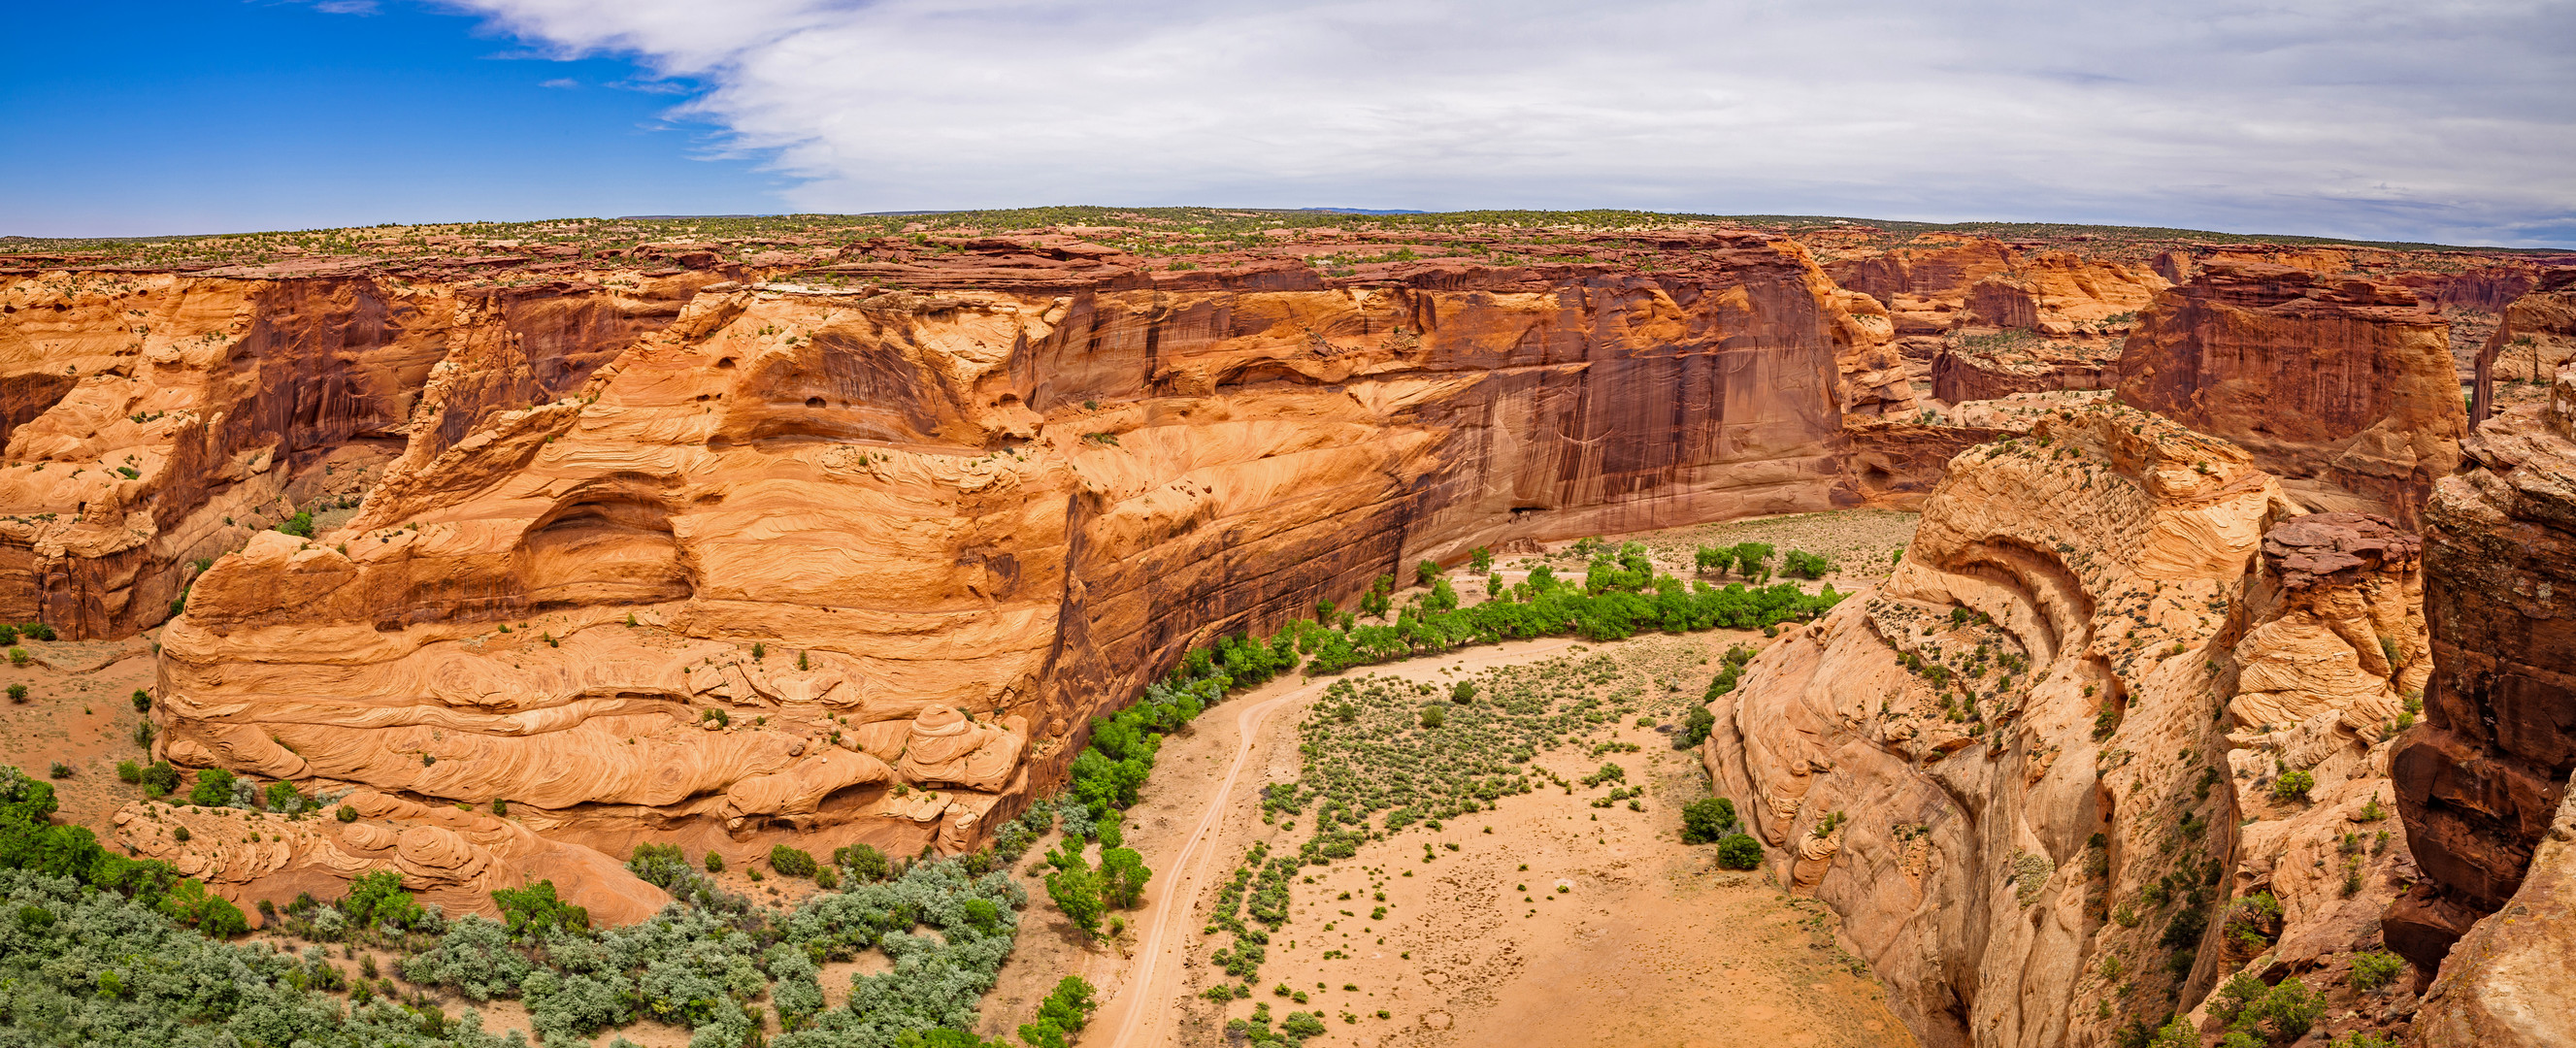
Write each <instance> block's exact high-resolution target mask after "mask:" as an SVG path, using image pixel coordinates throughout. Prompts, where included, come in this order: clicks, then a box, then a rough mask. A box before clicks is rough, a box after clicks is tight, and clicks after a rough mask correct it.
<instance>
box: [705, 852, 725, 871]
mask: <svg viewBox="0 0 2576 1048" xmlns="http://www.w3.org/2000/svg"><path fill="white" fill-rule="evenodd" d="M707 872H708V873H723V872H724V856H722V855H719V854H717V853H715V852H708V853H707Z"/></svg>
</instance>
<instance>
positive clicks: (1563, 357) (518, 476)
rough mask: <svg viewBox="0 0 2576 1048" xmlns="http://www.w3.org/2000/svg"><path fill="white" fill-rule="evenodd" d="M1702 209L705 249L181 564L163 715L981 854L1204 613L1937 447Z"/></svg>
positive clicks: (1784, 485)
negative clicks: (356, 464)
mask: <svg viewBox="0 0 2576 1048" xmlns="http://www.w3.org/2000/svg"><path fill="white" fill-rule="evenodd" d="M1059 247H1060V246H1059ZM1690 247H1691V250H1690V254H1689V255H1688V256H1687V259H1688V261H1689V265H1688V266H1687V267H1682V266H1676V267H1674V268H1673V270H1672V271H1671V272H1670V273H1668V274H1667V273H1659V274H1657V275H1655V276H1636V275H1623V274H1616V273H1608V272H1601V271H1597V270H1595V271H1581V270H1566V269H1565V268H1564V267H1559V270H1557V271H1545V272H1542V271H1533V270H1525V269H1493V268H1478V267H1471V266H1463V265H1453V264H1447V263H1443V264H1438V265H1425V266H1417V267H1413V268H1411V269H1409V270H1406V271H1404V272H1400V273H1387V274H1385V275H1380V276H1374V277H1372V276H1362V277H1356V278H1353V279H1350V280H1345V281H1339V282H1336V283H1333V284H1329V285H1328V284H1327V283H1326V282H1325V281H1324V280H1323V279H1321V278H1320V277H1319V275H1318V274H1317V273H1316V272H1315V270H1313V269H1312V268H1310V267H1307V266H1304V265H1302V264H1300V265H1285V264H1279V263H1267V262H1253V263H1246V264H1242V265H1237V266H1232V267H1216V268H1208V269H1201V270H1196V271H1181V272H1171V273H1168V274H1166V273H1159V272H1157V273H1150V274H1147V273H1140V272H1139V271H1138V270H1137V269H1135V268H1131V267H1127V266H1124V265H1123V264H1114V263H1111V262H1101V261H1100V260H1098V259H1096V258H1091V257H1090V256H1088V255H1084V254H1081V253H1079V252H1076V253H1075V254H1073V255H1072V256H1071V257H1069V258H1065V259H1055V258H1052V257H1050V256H1049V255H1048V254H1047V252H1048V251H1053V250H1056V249H1055V248H1046V246H1045V245H1037V246H1034V247H1031V246H1025V245H1022V246H1009V245H1005V246H1004V247H999V248H994V249H993V250H992V251H990V252H986V253H982V254H977V255H975V256H973V257H972V258H971V259H969V260H968V262H967V263H961V264H971V266H972V268H973V269H974V273H972V274H968V275H964V276H957V275H954V274H952V277H953V279H945V284H946V286H945V287H944V288H943V289H942V290H941V292H940V294H938V295H936V296H932V295H924V294H919V293H914V292H906V291H886V290H866V291H849V292H839V291H831V290H827V289H822V288H816V287H813V286H810V285H781V286H773V287H740V286H730V287H729V286H726V285H717V286H715V287H712V288H710V289H708V290H707V291H705V292H704V293H701V294H699V295H697V296H696V297H695V298H693V299H691V300H690V301H689V302H688V303H687V305H686V307H685V309H684V310H683V311H682V312H681V313H680V314H679V315H678V316H677V317H676V318H674V319H673V320H672V321H671V322H670V323H668V324H667V325H665V326H663V327H661V328H659V329H657V330H655V331H653V332H650V333H647V334H644V335H642V336H640V337H639V338H638V339H636V340H635V341H634V342H633V343H632V344H631V345H629V346H627V347H625V348H623V349H622V350H620V351H618V352H617V353H615V354H614V355H613V357H612V358H610V359H608V360H606V361H605V362H603V363H599V364H598V365H597V366H596V367H595V368H592V369H589V370H587V371H586V372H585V376H584V377H583V378H582V379H581V381H580V382H579V384H578V386H577V387H574V388H569V389H562V390H558V391H557V396H556V397H555V399H552V400H548V401H546V402H543V403H537V404H534V405H529V406H512V405H513V404H515V403H517V398H519V397H520V396H521V395H522V394H523V393H524V392H526V391H527V390H528V389H529V388H533V387H528V386H526V385H524V384H521V385H513V384H511V383H509V382H498V383H496V382H493V381H488V380H486V379H485V378H484V376H485V375H486V374H488V373H493V372H495V371H499V370H505V368H497V367H494V366H486V365H484V364H481V363H456V362H454V361H451V363H450V365H448V366H445V367H443V369H442V370H440V371H439V372H437V373H435V374H433V375H432V376H431V377H430V378H429V380H428V383H427V385H426V387H425V390H424V393H423V395H422V399H421V407H420V409H419V410H418V411H417V413H416V422H415V425H414V427H413V429H412V432H411V435H410V441H409V443H408V445H407V446H406V448H405V449H404V451H403V452H402V453H401V455H400V456H399V457H398V458H397V459H395V461H393V462H392V464H391V465H390V466H389V467H387V470H386V472H385V476H384V479H383V480H382V481H381V482H380V483H379V484H378V485H377V486H376V487H375V488H374V489H373V491H372V492H371V494H370V495H369V496H368V498H367V500H366V503H365V505H364V507H363V508H362V509H361V511H360V512H359V514H358V515H357V517H356V518H355V519H353V520H351V521H349V522H348V523H347V525H346V526H344V527H341V528H338V529H336V530H332V531H328V532H325V533H323V534H320V535H317V536H316V537H315V538H314V539H313V540H311V541H306V540H301V539H297V538H294V537H291V536H287V535H283V534H279V533H275V532H269V533H264V534H262V535H260V536H259V537H258V538H257V539H255V540H254V541H252V542H251V543H250V544H249V545H248V546H247V547H246V548H244V549H243V550H241V551H240V552H239V553H237V554H234V555H231V556H227V557H224V558H222V559H221V560H219V561H217V562H216V563H215V565H214V566H213V568H212V569H211V570H210V571H209V572H207V573H206V575H205V576H204V577H203V578H202V579H200V580H199V581H198V583H197V585H196V588H195V590H194V592H193V593H192V595H191V597H190V600H189V603H188V608H187V613H186V614H185V615H184V616H182V617H181V618H179V619H178V620H176V621H175V622H173V623H172V624H171V626H170V627H169V628H168V629H167V631H166V632H165V634H164V638H163V639H164V644H165V647H164V661H163V682H164V687H163V693H164V694H163V699H162V701H161V703H160V704H159V706H158V707H157V710H156V717H157V718H158V719H159V721H160V723H161V725H162V727H163V729H164V733H163V741H162V743H161V745H162V746H163V747H164V752H166V753H167V754H168V755H170V756H171V757H172V758H174V759H176V760H179V761H180V762H182V763H186V764H192V765H210V764H219V765H223V766H227V767H232V768H236V769H242V770H246V771H252V772H256V773H258V774H261V775H266V776H274V777H280V778H293V779H299V780H307V779H310V780H321V781H325V782H346V783H357V784H364V785H367V786H370V787H373V788H376V789H381V790H387V791H400V792H406V793H410V794H417V795H420V796H426V797H432V798H441V799H453V800H465V801H472V802H476V803H480V802H483V801H486V800H491V799H506V800H508V801H510V802H511V804H512V806H513V807H512V810H513V811H514V812H524V813H526V814H525V815H524V818H525V819H526V820H527V822H528V824H529V825H531V826H533V827H537V828H539V829H540V830H542V831H543V832H545V833H547V835H548V836H550V837H554V838H557V839H568V840H579V841H584V842H588V843H594V844H597V845H598V846H600V847H602V848H604V849H606V850H609V851H611V852H612V853H617V854H622V853H623V849H624V848H625V847H626V846H627V845H628V844H631V843H632V842H633V841H635V840H638V839H642V838H643V837H645V836H647V835H653V834H669V833H680V832H696V831H691V830H687V829H686V827H690V826H697V827H705V826H719V827H722V830H723V832H724V833H725V834H727V835H728V836H727V837H726V838H722V839H726V840H729V841H732V842H742V841H749V840H756V839H759V837H760V835H762V834H776V835H783V834H788V833H797V834H803V835H807V836H808V839H807V840H806V841H805V843H806V844H807V845H808V846H809V847H811V846H817V845H823V846H828V845H829V844H832V843H840V842H844V841H868V842H871V843H875V844H877V845H879V846H881V847H884V848H886V849H887V850H889V851H894V852H898V853H909V852H913V851H917V850H919V849H920V848H921V847H922V846H924V845H931V846H936V847H939V848H942V849H949V850H954V849H958V848H964V847H967V846H970V845H971V844H972V842H974V841H975V840H976V839H977V836H978V834H979V833H980V829H979V827H981V826H983V825H986V824H987V823H986V820H989V819H990V818H993V817H996V815H997V812H996V808H997V806H1001V805H1009V806H1010V807H1007V808H1003V809H1002V810H1001V811H1000V812H999V813H998V814H1002V815H1007V814H1010V813H1011V812H1014V811H1016V810H1017V809H1016V805H1018V804H1020V803H1022V802H1023V801H1024V799H1025V798H1026V797H1027V796H1028V795H1029V793H1030V792H1031V790H1032V789H1033V788H1036V787H1043V786H1045V785H1047V784H1048V783H1050V782H1051V781H1053V779H1054V778H1055V777H1057V776H1059V775H1060V774H1061V772H1062V767H1063V764H1064V762H1065V761H1066V760H1068V759H1069V758H1070V756H1071V755H1072V753H1073V751H1074V750H1075V749H1076V748H1078V745H1079V743H1080V742H1081V740H1082V737H1083V735H1082V733H1083V731H1084V725H1085V722H1086V719H1087V717H1088V716H1089V715H1090V714H1092V713H1095V712H1097V711H1099V710H1101V709H1102V708H1104V707H1107V706H1111V705H1115V704H1119V703H1122V702H1124V701H1125V700H1126V699H1127V698H1129V697H1130V696H1132V695H1133V694H1134V693H1135V690H1136V688H1137V687H1138V686H1140V685H1141V683H1142V682H1143V681H1144V680H1146V679H1148V678H1150V677H1151V676H1152V675H1153V674H1155V673H1158V672H1160V671H1161V670H1162V669H1163V668H1165V667H1167V666H1168V665H1170V664H1171V663H1172V662H1173V661H1174V660H1176V659H1177V658H1178V657H1179V655H1180V654H1181V653H1182V652H1183V651H1184V650H1186V648H1188V647H1189V646H1191V645H1193V644H1197V643H1204V642H1206V641H1207V640H1208V639H1210V638H1212V637H1213V636H1215V635H1217V634H1219V633H1222V632H1228V631H1235V630H1242V629H1266V628H1270V627H1274V626H1275V625H1277V624H1278V623H1279V622H1281V621H1282V620H1284V619H1285V618H1286V617H1288V616H1290V615H1292V614H1296V613H1297V612H1299V611H1300V610H1301V609H1307V608H1311V607H1312V606H1313V604H1314V602H1315V601H1316V599H1317V598H1319V597H1325V598H1346V597H1348V596H1349V595H1350V594H1352V593H1354V592H1357V591H1358V590H1360V589H1362V588H1364V587H1365V586H1366V585H1367V584H1368V582H1369V580H1370V579H1371V578H1373V577H1374V576H1376V575H1378V574H1380V573H1383V572H1390V571H1395V572H1400V571H1402V570H1405V569H1407V568H1408V567H1409V566H1410V565H1411V564H1412V563H1414V562H1415V561H1417V560H1420V559H1424V558H1434V559H1442V558H1451V557H1457V556H1463V555H1464V553H1465V551H1466V550H1467V549H1468V548H1470V547H1474V546H1497V545H1500V544H1502V543H1504V542H1506V541H1510V540H1515V539H1533V538H1535V539H1548V538H1560V537H1569V536H1576V535H1584V534H1594V533H1616V532H1621V531H1633V530H1641V529H1648V528H1655V527H1663V526H1668V525H1673V524H1680V523H1687V522H1696V521H1705V520H1714V519H1721V518H1725V517H1729V516H1736V515H1745V514H1757V513H1779V512H1792V511H1801V510H1812V509H1821V508H1827V507H1832V506H1838V505H1853V504H1859V503H1861V502H1863V501H1866V500H1869V499H1871V498H1884V499H1894V500H1898V501H1903V500H1905V499H1907V498H1908V497H1909V493H1911V492H1919V491H1920V490H1921V489H1922V488H1923V487H1924V486H1926V485H1927V484H1928V477H1927V476H1925V474H1927V473H1929V472H1930V471H1931V470H1932V469H1934V468H1936V466H1937V463H1938V461H1939V458H1937V457H1935V456H1934V455H1931V454H1926V453H1925V451H1924V449H1925V448H1927V447H1929V448H1937V449H1940V450H1941V451H1944V452H1946V451H1947V450H1950V449H1952V448H1955V447H1956V446H1957V441H1958V440H1959V439H1961V438H1960V437H1959V436H1958V435H1957V434H1956V431H1948V430H1934V429H1928V428H1926V427H1913V426H1906V425H1903V424H1900V423H1894V422H1887V421H1871V420H1869V419H1868V418H1867V417H1866V416H1868V415H1869V414H1871V413H1873V412H1874V411H1877V410H1880V409H1885V408H1890V407H1895V408H1900V409H1901V407H1902V406H1904V405H1907V404H1909V403H1910V401H1908V400H1906V399H1905V398H1906V396H1907V394H1905V393H1904V392H1903V390H1902V385H1901V383H1900V382H1895V381H1892V380H1889V379H1886V378H1883V377H1873V376H1880V375H1883V374H1884V372H1885V371H1886V370H1887V368H1886V366H1885V362H1884V361H1878V362H1876V363H1873V358H1872V356H1871V354H1873V353H1881V352H1883V351H1884V345H1885V339H1886V337H1887V331H1886V325H1885V324H1884V322H1883V320H1877V319H1875V318H1876V317H1877V315H1876V314H1875V313H1873V312H1871V310H1873V309H1874V308H1875V304H1874V303H1871V302H1869V301H1868V300H1867V299H1865V298H1864V297H1862V296H1858V295H1852V294H1850V293H1849V292H1845V291H1842V290H1840V289H1837V288H1835V287H1833V286H1832V285H1831V283H1830V282H1829V281H1827V280H1826V279H1825V278H1824V275H1823V274H1822V273H1821V272H1820V271H1819V270H1818V269H1817V268H1816V267H1815V266H1814V265H1813V264H1812V263H1811V262H1809V261H1808V260H1807V258H1806V256H1805V254H1804V252H1803V251H1802V250H1801V249H1799V248H1798V247H1796V246H1795V245H1794V244H1789V243H1787V242H1783V241H1776V240H1770V239H1766V238H1762V237H1756V236H1734V237H1719V238H1715V239H1703V240H1700V241H1694V242H1692V244H1691V245H1690ZM1042 248H1044V249H1045V250H1041V249H1042ZM978 250H979V251H981V250H982V249H978ZM1065 250H1068V251H1069V250H1071V249H1065ZM1022 263H1025V264H1022ZM938 264H939V263H937V262H936V261H935V260H921V259H915V260H912V261H902V260H894V261H886V260H879V261H873V262H870V261H859V262H853V263H850V265H852V266H864V267H871V268H870V269H869V272H870V273H871V274H873V275H875V276H879V277H892V276H901V275H904V274H906V273H910V271H911V270H914V269H921V270H927V271H936V269H937V265H938ZM1008 272H1017V273H1020V274H1021V275H1020V276H1016V277H1011V278H1009V279H1004V278H1003V276H1002V275H999V274H1006V273H1008ZM1167 278H1168V279H1167ZM979 281H981V282H983V283H988V284H1003V285H1007V289H989V288H988V289H983V290H977V289H975V288H974V286H973V285H975V284H976V283H977V282H979ZM1085 281H1092V282H1091V283H1085ZM1049 282H1052V283H1049ZM1032 288H1039V289H1038V290H1031V289H1032ZM493 351H494V352H496V353H501V354H502V355H501V356H500V357H499V358H497V359H498V361H499V364H500V365H509V364H511V363H512V358H510V357H508V356H507V353H506V347H494V350H493ZM477 359H478V360H479V358H477ZM495 388H498V389H501V390H502V392H500V393H497V394H495V393H491V392H489V390H492V389H495ZM1847 412H1848V413H1851V414H1855V415H1859V416H1862V418H1860V419H1857V420H1855V424H1854V425H1853V426H1851V427H1849V428H1847V427H1846V425H1845V415H1846V413H1847ZM1887 413H1890V414H1895V413H1898V411H1895V410H1890V411H1888V412H1887ZM1910 497H1913V498H1919V495H1911V496H1910ZM693 846H694V845H693Z"/></svg>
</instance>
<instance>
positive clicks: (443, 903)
mask: <svg viewBox="0 0 2576 1048" xmlns="http://www.w3.org/2000/svg"><path fill="white" fill-rule="evenodd" d="M336 805H347V806H348V807H350V808H351V809H353V810H354V811H356V812H357V814H358V819H357V820H356V821H352V822H345V823H344V822H339V821H336V820H333V819H330V818H326V817H324V816H322V815H319V814H314V815H307V816H300V817H290V816H286V815H280V814H276V813H273V812H250V811H243V810H241V809H237V808H200V807H196V806H193V805H191V806H177V805H169V804H162V803H157V802H146V803H140V804H129V805H127V806H125V808H123V809H122V810H120V811H118V812H117V813H116V833H115V837H114V843H115V844H118V845H120V846H122V847H124V848H125V849H126V851H127V852H128V853H130V854H133V855H139V856H143V857H146V858H152V859H160V860H163V861H166V862H169V863H170V864H171V865H173V866H175V867H177V869H178V871H179V873H180V875H181V876H185V877H195V878H197V879H199V880H202V881H204V882H205V883H206V885H207V887H209V888H211V889H213V890H214V891H215V892H216V893H218V894H221V895H223V896H225V897H226V898H229V899H232V900H233V901H235V902H237V903H239V904H241V906H242V909H243V910H244V911H245V913H249V914H251V917H250V919H251V921H252V922H253V923H254V924H256V923H257V922H258V921H259V918H258V916H257V915H256V914H255V912H253V911H254V907H253V905H252V904H253V903H256V902H261V901H265V902H269V903H273V904H275V905H278V906H281V907H282V906H284V905H286V904H287V903H289V902H293V901H294V900H295V897H296V896H297V895H299V894H305V893H310V894H312V895H313V896H314V897H316V898H322V899H332V898H337V897H339V896H340V895H341V894H342V893H343V892H345V891H346V890H347V889H346V882H348V881H351V880H354V879H356V878H358V877H360V876H363V875H365V874H368V873H371V872H376V871H391V872H393V873H395V874H397V875H399V876H400V877H401V878H402V886H403V888H404V889H405V890H408V891H410V892H412V893H413V894H415V895H417V896H418V897H419V898H420V901H421V902H422V903H423V904H425V905H434V906H437V907H439V909H440V910H442V911H443V912H445V913H446V914H447V915H448V916H451V917H454V916H458V915H462V914H466V913H480V914H483V915H485V916H487V917H498V916H500V908H499V907H498V906H497V905H495V904H494V903H493V901H492V892H493V891H494V890H496V889H501V888H521V887H526V886H527V885H530V884H534V883H536V882H538V881H552V882H554V883H555V886H556V889H557V890H558V891H559V892H560V893H561V897H562V898H563V900H564V901H566V902H569V903H571V904H573V905H576V906H580V907H583V908H585V909H587V910H589V911H590V915H591V920H592V921H593V923H595V924H599V925H602V926H606V925H617V924H632V923H635V922H636V921H640V920H643V919H644V918H646V917H650V916H652V915H653V914H654V913H655V912H656V911H658V910H660V909H661V908H662V907H663V906H664V905H666V904H668V903H669V902H670V901H671V898H670V896H669V895H667V894H665V893H664V892H663V891H662V890H661V889H659V888H656V887H654V886H652V885H650V884H647V883H645V882H643V881H642V880H639V879H637V878H636V877H635V875H634V874H631V873H628V872H627V871H626V868H625V867H624V866H623V865H620V864H619V863H618V862H617V860H615V859H612V858H609V857H608V856H605V855H602V854H600V853H598V852H596V851H593V850H591V849H589V848H584V847H580V846H578V845H571V844H563V843H559V842H555V841H549V840H546V839H545V838H542V837H539V836H538V835H537V834H536V833H534V832H532V831H530V830H529V829H527V828H526V827H524V826H521V825H520V824H518V823H515V822H512V821H510V820H507V819H501V818H495V817H493V816H489V815H482V814H478V813H475V812H467V811H458V810H457V809H455V808H453V807H450V806H446V805H425V804H418V803H414V802H411V801H406V800H402V799H400V798H397V797H390V796H387V795H385V794H382V793H378V792H376V791H374V790H366V789H361V790H354V791H351V792H350V793H348V794H347V795H346V796H342V797H335V798H333V805H332V806H336ZM332 806H326V808H328V807H332ZM182 828H184V829H185V830H186V831H187V839H186V840H184V841H183V840H181V839H179V838H180V835H179V833H178V832H177V831H179V830H180V829H182Z"/></svg>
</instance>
